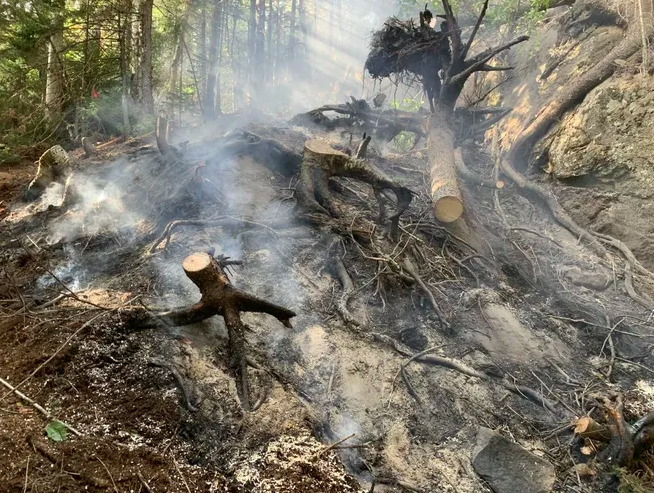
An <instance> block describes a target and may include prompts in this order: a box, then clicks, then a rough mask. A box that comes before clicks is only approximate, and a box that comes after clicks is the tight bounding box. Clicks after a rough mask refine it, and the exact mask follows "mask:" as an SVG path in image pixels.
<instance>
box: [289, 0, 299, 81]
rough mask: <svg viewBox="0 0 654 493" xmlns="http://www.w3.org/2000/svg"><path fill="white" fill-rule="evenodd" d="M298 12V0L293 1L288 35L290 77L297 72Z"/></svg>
mask: <svg viewBox="0 0 654 493" xmlns="http://www.w3.org/2000/svg"><path fill="white" fill-rule="evenodd" d="M296 10H297V0H293V2H292V3H291V25H290V27H289V35H288V71H289V77H292V76H293V72H294V70H295V48H296V39H295V14H296Z"/></svg>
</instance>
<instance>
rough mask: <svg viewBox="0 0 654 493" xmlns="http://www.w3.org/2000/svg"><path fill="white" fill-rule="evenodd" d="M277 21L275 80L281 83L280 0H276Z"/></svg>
mask: <svg viewBox="0 0 654 493" xmlns="http://www.w3.org/2000/svg"><path fill="white" fill-rule="evenodd" d="M276 11H277V18H276V19H275V20H276V21H277V26H276V28H275V29H276V31H275V82H276V83H277V84H279V83H280V82H281V80H282V77H283V75H282V69H283V64H282V10H281V5H280V0H276Z"/></svg>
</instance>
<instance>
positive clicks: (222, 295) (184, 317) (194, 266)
mask: <svg viewBox="0 0 654 493" xmlns="http://www.w3.org/2000/svg"><path fill="white" fill-rule="evenodd" d="M234 264H235V261H231V260H228V259H226V258H223V257H218V258H214V257H213V256H211V255H210V254H208V253H204V252H196V253H193V254H191V255H189V256H188V257H186V258H185V259H184V261H183V262H182V268H183V269H184V273H185V274H186V276H187V277H188V278H189V279H190V280H191V281H192V282H193V283H194V284H195V285H196V286H197V287H198V289H199V290H200V293H201V295H202V296H201V298H200V301H199V302H197V303H195V304H193V305H191V306H187V307H182V308H178V309H175V310H170V311H165V312H153V311H150V310H148V311H147V312H143V311H133V312H132V313H130V314H127V315H128V322H129V323H130V324H131V325H136V326H138V327H139V328H152V327H156V326H158V325H160V324H161V323H163V324H165V325H189V324H193V323H197V322H200V321H202V320H204V319H206V318H209V317H212V316H214V315H220V316H221V317H223V319H224V320H225V326H226V327H227V334H228V339H229V361H228V367H229V369H230V370H231V371H232V372H233V374H234V377H235V379H236V389H237V392H238V396H239V399H240V401H241V406H242V407H243V409H244V410H246V411H250V410H252V403H251V401H250V390H249V384H248V379H247V366H248V363H247V356H246V354H245V325H244V324H243V322H242V321H241V313H242V312H257V313H267V314H269V315H272V316H273V317H275V318H276V319H277V320H279V321H280V322H281V323H282V324H283V325H284V326H285V327H292V325H291V321H290V320H291V318H293V317H295V312H294V311H292V310H289V309H288V308H284V307H283V306H280V305H276V304H274V303H270V302H269V301H266V300H263V299H261V298H258V297H256V296H254V295H252V294H249V293H246V292H244V291H241V290H240V289H238V288H236V287H234V286H233V285H232V283H231V282H230V280H229V278H228V277H227V274H226V272H225V269H226V267H227V266H228V265H234Z"/></svg>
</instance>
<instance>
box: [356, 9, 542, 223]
mask: <svg viewBox="0 0 654 493" xmlns="http://www.w3.org/2000/svg"><path fill="white" fill-rule="evenodd" d="M442 5H443V9H444V10H445V15H444V16H440V17H444V19H445V21H444V22H443V23H442V25H441V31H440V32H436V31H435V30H434V29H432V28H431V27H430V26H429V24H428V22H426V21H425V19H430V18H431V16H432V14H431V12H429V11H428V10H425V12H421V14H420V25H416V24H415V23H414V22H413V21H412V20H409V21H399V20H397V19H390V20H388V21H387V22H386V24H385V25H384V27H383V28H382V29H381V30H379V31H378V32H376V33H375V35H374V37H373V42H372V45H371V51H370V54H369V55H368V59H367V60H366V69H367V70H368V72H369V73H370V75H371V76H372V77H373V78H382V77H388V76H390V75H391V74H402V73H403V72H409V73H411V74H414V75H415V76H416V77H417V78H418V79H419V80H420V81H421V82H422V84H423V87H424V89H425V93H426V94H427V98H428V100H429V105H430V108H431V111H432V115H431V118H430V121H429V125H428V138H427V150H428V154H429V160H430V182H431V197H432V201H433V207H434V214H435V215H436V218H437V219H438V220H440V221H442V222H445V223H451V222H454V221H456V220H457V219H459V217H461V215H462V214H463V202H462V199H461V193H460V191H459V188H458V183H457V181H456V171H455V170H456V164H455V158H454V149H455V147H456V140H455V134H456V131H455V128H456V127H455V105H456V103H457V100H458V98H459V96H460V95H461V92H462V90H463V86H464V84H465V82H466V81H467V80H468V79H469V78H470V76H471V75H472V74H473V73H475V72H484V71H504V70H510V69H511V68H512V67H494V66H491V65H489V62H490V61H491V60H492V59H493V58H494V57H495V56H496V55H498V54H499V53H501V52H503V51H505V50H508V49H509V48H511V47H512V46H515V45H516V44H519V43H522V42H524V41H526V40H527V39H529V38H528V37H527V36H521V37H519V38H516V39H514V40H512V41H510V42H508V43H506V44H503V45H500V46H496V47H493V48H489V49H487V50H485V51H483V52H481V53H479V54H477V55H475V56H472V57H470V58H469V57H468V54H469V52H470V49H471V47H472V45H473V42H474V40H475V37H476V36H477V33H478V31H479V28H480V26H481V24H482V21H483V19H484V17H485V15H486V10H487V8H488V0H486V1H485V2H484V5H483V8H482V10H481V13H480V15H479V18H478V19H477V23H476V24H475V26H474V28H473V30H472V33H471V34H470V37H469V38H468V40H467V41H466V42H465V43H464V42H463V40H462V38H461V28H460V27H459V25H458V22H457V19H456V17H455V16H454V12H453V10H452V6H451V5H450V2H449V0H442ZM493 123H494V122H493Z"/></svg>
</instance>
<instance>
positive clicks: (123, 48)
mask: <svg viewBox="0 0 654 493" xmlns="http://www.w3.org/2000/svg"><path fill="white" fill-rule="evenodd" d="M126 4H127V5H126V7H129V4H130V2H126ZM128 19H129V9H128V8H126V9H125V12H122V13H119V15H118V32H119V33H120V40H119V46H120V80H121V98H120V99H121V107H122V110H123V132H124V133H125V134H126V135H129V134H130V133H131V125H130V122H129V58H128V57H129V54H128V52H127V49H128V48H127V40H128V39H129V38H128V36H127V33H128V32H129V31H130V25H129V22H128Z"/></svg>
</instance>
